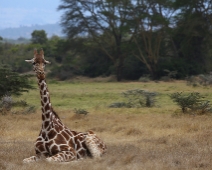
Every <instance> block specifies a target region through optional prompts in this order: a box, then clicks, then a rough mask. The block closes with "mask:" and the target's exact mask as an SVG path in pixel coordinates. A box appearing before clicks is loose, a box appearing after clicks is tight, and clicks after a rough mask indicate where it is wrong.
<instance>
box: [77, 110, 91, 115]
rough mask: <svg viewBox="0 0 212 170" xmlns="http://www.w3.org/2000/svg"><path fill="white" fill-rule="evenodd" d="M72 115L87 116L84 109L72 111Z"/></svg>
mask: <svg viewBox="0 0 212 170" xmlns="http://www.w3.org/2000/svg"><path fill="white" fill-rule="evenodd" d="M74 113H76V114H83V115H87V114H88V113H89V112H88V111H87V110H84V109H76V108H75V109H74Z"/></svg>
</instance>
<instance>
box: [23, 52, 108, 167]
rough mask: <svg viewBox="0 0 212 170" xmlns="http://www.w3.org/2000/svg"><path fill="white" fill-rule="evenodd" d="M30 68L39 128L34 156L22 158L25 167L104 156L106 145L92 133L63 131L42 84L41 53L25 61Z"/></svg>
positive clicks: (65, 128) (63, 127)
mask: <svg viewBox="0 0 212 170" xmlns="http://www.w3.org/2000/svg"><path fill="white" fill-rule="evenodd" d="M25 61H26V62H29V63H32V64H33V69H34V71H35V73H36V76H37V79H38V86H39V89H40V98H41V110H42V127H41V131H40V133H39V136H38V138H37V140H36V142H35V152H36V155H35V156H31V157H29V158H25V159H24V160H23V162H24V163H31V162H36V161H39V160H42V159H44V160H46V161H48V162H70V161H74V160H77V159H82V158H85V157H92V158H99V157H101V156H102V154H104V153H105V152H106V145H105V144H104V142H103V141H102V140H101V139H100V138H99V137H97V135H96V134H95V133H94V132H93V131H91V130H90V131H88V132H77V131H73V130H70V129H69V128H68V127H66V126H65V125H64V124H63V123H62V121H61V120H60V118H59V116H58V115H57V114H56V112H55V111H54V110H53V108H52V105H51V102H50V95H49V91H48V87H47V83H46V80H45V70H44V69H45V65H46V64H49V63H50V62H49V61H46V60H45V59H44V51H43V50H42V49H41V50H40V52H39V53H38V51H37V50H36V49H35V50H34V57H33V59H31V60H25Z"/></svg>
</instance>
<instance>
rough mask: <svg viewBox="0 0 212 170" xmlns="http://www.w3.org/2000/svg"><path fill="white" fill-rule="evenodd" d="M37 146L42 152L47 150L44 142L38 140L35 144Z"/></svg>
mask: <svg viewBox="0 0 212 170" xmlns="http://www.w3.org/2000/svg"><path fill="white" fill-rule="evenodd" d="M35 147H36V148H37V149H38V150H39V151H40V152H42V151H45V147H44V144H43V142H37V143H36V145H35Z"/></svg>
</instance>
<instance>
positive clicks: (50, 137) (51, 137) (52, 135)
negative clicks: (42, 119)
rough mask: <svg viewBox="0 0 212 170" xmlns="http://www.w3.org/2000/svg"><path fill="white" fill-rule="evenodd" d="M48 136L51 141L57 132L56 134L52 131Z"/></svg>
mask: <svg viewBox="0 0 212 170" xmlns="http://www.w3.org/2000/svg"><path fill="white" fill-rule="evenodd" d="M47 135H48V137H49V139H53V138H54V137H55V136H56V135H57V132H55V130H54V129H52V130H51V131H50V132H49V133H48V134H47Z"/></svg>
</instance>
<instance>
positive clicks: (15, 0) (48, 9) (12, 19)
mask: <svg viewBox="0 0 212 170" xmlns="http://www.w3.org/2000/svg"><path fill="white" fill-rule="evenodd" d="M60 4H61V0H0V29H3V28H9V27H12V28H13V27H19V26H30V25H36V24H40V25H42V24H53V23H59V22H60V17H61V15H62V11H57V7H58V6H59V5H60Z"/></svg>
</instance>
